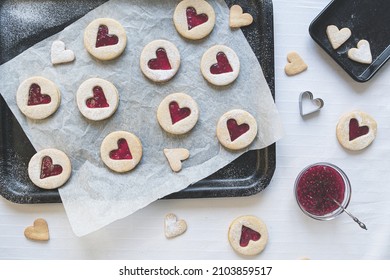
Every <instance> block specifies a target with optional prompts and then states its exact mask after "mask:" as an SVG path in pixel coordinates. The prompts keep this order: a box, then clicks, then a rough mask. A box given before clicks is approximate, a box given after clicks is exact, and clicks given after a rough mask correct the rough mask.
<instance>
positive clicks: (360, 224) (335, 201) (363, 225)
mask: <svg viewBox="0 0 390 280" xmlns="http://www.w3.org/2000/svg"><path fill="white" fill-rule="evenodd" d="M329 198H330V199H331V200H332V201H333V202H334V203H336V204H337V205H338V206H339V207H340V208H341V209H343V211H344V212H345V213H347V214H348V216H350V217H351V218H352V219H353V220H354V221H355V222H356V223H357V224H358V225H359V226H360V227H361V228H362V229H365V230H367V227H366V225H365V224H363V223H362V222H361V221H359V219H358V218H356V217H355V216H354V215H352V214H351V213H349V212H348V211H347V209H345V207H344V206H342V205H341V204H340V203H339V202H338V201H337V200H336V199H334V198H333V197H329Z"/></svg>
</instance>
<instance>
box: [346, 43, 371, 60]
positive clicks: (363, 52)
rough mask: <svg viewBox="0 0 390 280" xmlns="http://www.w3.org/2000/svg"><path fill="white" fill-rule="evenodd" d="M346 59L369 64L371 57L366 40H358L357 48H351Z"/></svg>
mask: <svg viewBox="0 0 390 280" xmlns="http://www.w3.org/2000/svg"><path fill="white" fill-rule="evenodd" d="M348 57H349V58H350V59H352V60H353V61H356V62H359V63H363V64H371V63H372V55H371V49H370V43H369V42H368V41H367V40H360V41H359V42H358V43H357V48H352V49H350V50H349V51H348Z"/></svg>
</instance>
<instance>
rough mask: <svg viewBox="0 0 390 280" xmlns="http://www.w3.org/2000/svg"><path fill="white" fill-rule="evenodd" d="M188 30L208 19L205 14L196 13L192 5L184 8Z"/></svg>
mask: <svg viewBox="0 0 390 280" xmlns="http://www.w3.org/2000/svg"><path fill="white" fill-rule="evenodd" d="M186 15H187V25H188V30H191V29H192V28H194V27H196V26H198V25H201V24H203V23H205V22H206V21H208V20H209V17H208V16H207V15H206V14H197V13H196V10H195V8H194V7H188V8H187V10H186Z"/></svg>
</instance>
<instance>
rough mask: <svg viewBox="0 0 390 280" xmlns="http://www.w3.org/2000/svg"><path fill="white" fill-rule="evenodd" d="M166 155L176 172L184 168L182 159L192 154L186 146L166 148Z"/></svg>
mask: <svg viewBox="0 0 390 280" xmlns="http://www.w3.org/2000/svg"><path fill="white" fill-rule="evenodd" d="M164 155H165V157H166V158H167V160H168V162H169V165H170V167H171V169H172V170H173V171H174V172H179V171H180V170H181V168H182V161H184V160H186V159H188V158H189V156H190V152H189V151H188V150H187V149H184V148H177V149H164Z"/></svg>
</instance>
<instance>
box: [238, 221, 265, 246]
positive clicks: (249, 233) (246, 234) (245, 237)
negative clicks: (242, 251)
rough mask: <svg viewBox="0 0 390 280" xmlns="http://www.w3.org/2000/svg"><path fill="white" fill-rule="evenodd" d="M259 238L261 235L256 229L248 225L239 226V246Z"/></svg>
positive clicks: (246, 244)
mask: <svg viewBox="0 0 390 280" xmlns="http://www.w3.org/2000/svg"><path fill="white" fill-rule="evenodd" d="M260 238H261V235H260V233H258V232H257V231H255V230H253V229H251V228H249V227H246V226H244V225H243V226H242V228H241V237H240V246H241V247H246V246H248V244H249V241H251V240H252V241H257V240H259V239H260Z"/></svg>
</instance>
